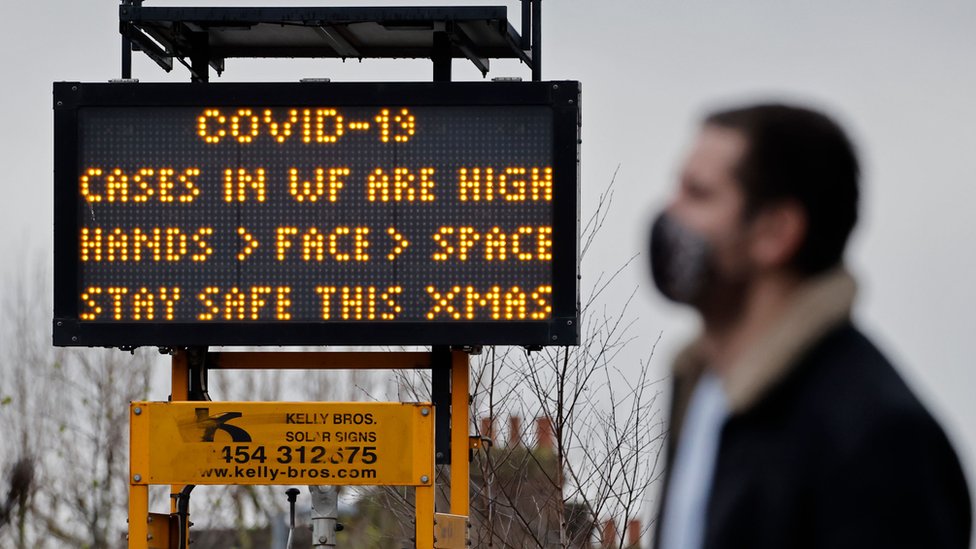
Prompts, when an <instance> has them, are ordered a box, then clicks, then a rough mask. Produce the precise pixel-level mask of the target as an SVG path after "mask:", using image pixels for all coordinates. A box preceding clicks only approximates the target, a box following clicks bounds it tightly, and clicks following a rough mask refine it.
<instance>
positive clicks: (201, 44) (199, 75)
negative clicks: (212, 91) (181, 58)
mask: <svg viewBox="0 0 976 549" xmlns="http://www.w3.org/2000/svg"><path fill="white" fill-rule="evenodd" d="M209 50H210V35H209V34H207V33H206V32H192V33H190V73H191V74H192V76H191V79H190V80H191V81H192V82H209V81H210V51H209Z"/></svg>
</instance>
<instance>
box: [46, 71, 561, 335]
mask: <svg viewBox="0 0 976 549" xmlns="http://www.w3.org/2000/svg"><path fill="white" fill-rule="evenodd" d="M579 95H580V94H579V84H578V83H576V82H533V83H443V84H435V83H431V84H329V83H315V84H312V83H300V84H226V85H221V84H208V85H199V84H196V85H195V84H175V85H173V84H78V83H59V84H56V85H55V124H56V132H55V133H56V151H55V154H56V159H55V160H56V173H55V187H56V189H55V190H56V198H55V200H56V227H55V233H56V235H55V239H56V242H55V255H56V258H55V262H56V280H55V302H56V303H55V323H54V324H55V325H54V332H55V333H54V336H55V343H56V344H61V345H110V346H137V345H164V346H177V345H193V344H204V345H217V344H250V345H271V344H274V345H287V344H364V343H374V344H398V343H399V344H408V343H412V344H459V345H461V344H464V345H480V344H492V343H499V344H522V345H552V344H557V345H565V344H574V343H577V339H578V336H577V325H578V322H577V320H578V318H577V308H578V306H577V302H578V290H577V275H578V251H577V247H578V245H577V241H578V213H577V212H578V195H579V181H578V151H579V146H578V139H579Z"/></svg>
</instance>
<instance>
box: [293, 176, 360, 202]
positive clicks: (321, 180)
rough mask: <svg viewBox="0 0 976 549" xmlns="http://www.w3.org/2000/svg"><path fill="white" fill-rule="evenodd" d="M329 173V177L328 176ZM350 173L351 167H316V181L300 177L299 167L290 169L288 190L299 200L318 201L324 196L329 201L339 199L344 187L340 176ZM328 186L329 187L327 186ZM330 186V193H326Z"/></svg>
mask: <svg viewBox="0 0 976 549" xmlns="http://www.w3.org/2000/svg"><path fill="white" fill-rule="evenodd" d="M326 173H328V177H326ZM348 175H349V168H329V169H328V170H326V169H325V168H315V181H314V182H313V181H311V180H308V179H304V178H301V177H299V174H298V168H291V169H290V170H288V192H290V193H291V195H292V196H293V197H295V200H297V201H299V202H305V201H308V202H317V201H318V199H320V198H323V199H325V200H328V201H329V202H335V201H336V200H338V199H339V189H341V188H342V187H343V182H342V180H340V179H339V178H340V177H343V178H344V177H345V176H348ZM326 186H328V187H326ZM326 188H328V195H326Z"/></svg>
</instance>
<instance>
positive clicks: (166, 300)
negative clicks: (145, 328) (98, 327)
mask: <svg viewBox="0 0 976 549" xmlns="http://www.w3.org/2000/svg"><path fill="white" fill-rule="evenodd" d="M179 300H180V289H179V288H178V287H172V288H166V287H161V288H158V289H157V290H156V291H150V290H149V289H148V288H139V289H138V290H135V291H130V290H129V288H121V287H117V286H109V287H107V288H102V287H100V286H91V287H88V288H86V289H85V291H84V292H82V294H81V301H82V308H83V310H82V312H81V314H80V318H81V320H98V319H99V318H101V317H102V313H107V314H108V315H109V316H110V317H111V319H112V320H156V319H165V320H173V314H174V310H175V307H176V302H177V301H179Z"/></svg>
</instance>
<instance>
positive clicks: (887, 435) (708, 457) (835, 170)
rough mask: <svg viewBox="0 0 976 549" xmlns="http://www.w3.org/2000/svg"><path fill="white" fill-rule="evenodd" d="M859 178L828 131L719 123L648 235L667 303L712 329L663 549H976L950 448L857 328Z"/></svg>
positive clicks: (679, 383)
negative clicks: (850, 269) (854, 260)
mask: <svg viewBox="0 0 976 549" xmlns="http://www.w3.org/2000/svg"><path fill="white" fill-rule="evenodd" d="M858 177H859V168H858V162H857V158H856V155H855V152H854V149H853V147H852V145H851V143H850V142H849V140H848V139H847V137H846V136H845V135H844V133H843V131H842V130H841V129H840V128H839V127H838V126H837V125H836V124H835V123H834V122H833V121H831V120H830V119H829V118H827V117H826V116H824V115H822V114H820V113H817V112H813V111H810V110H807V109H802V108H796V107H790V106H782V105H759V106H751V107H746V108H741V109H735V110H728V111H723V112H718V113H715V114H712V115H711V116H709V117H707V118H706V120H705V123H704V125H703V127H702V129H701V131H700V133H699V135H698V137H697V140H696V141H695V143H694V145H693V147H692V149H691V152H690V155H689V157H688V159H687V161H686V163H685V165H684V168H683V171H682V173H681V176H680V182H679V185H678V189H677V191H676V193H675V196H674V198H673V200H672V201H671V203H670V204H669V205H668V207H667V208H666V210H665V211H664V212H663V213H662V215H661V216H660V217H659V218H658V219H657V220H656V221H655V223H654V226H653V228H652V231H651V242H650V246H651V264H652V265H651V267H652V273H653V276H654V280H655V283H656V284H657V286H658V289H659V290H660V291H661V292H662V293H663V294H664V295H665V296H667V297H668V298H669V299H671V300H673V301H676V302H679V303H683V304H687V305H690V306H691V307H693V308H694V309H696V310H697V312H698V313H699V314H700V316H701V320H702V332H701V335H700V336H699V337H698V339H697V340H695V341H694V342H693V343H691V344H690V345H689V346H688V348H687V349H685V350H684V351H683V352H682V353H681V354H680V355H679V357H678V359H677V360H676V363H675V366H674V393H673V403H672V410H671V435H672V436H671V438H670V441H669V443H670V444H669V452H668V455H669V463H670V466H669V472H668V476H667V481H666V484H665V492H664V499H663V507H662V510H661V511H662V514H661V519H660V522H659V526H658V533H657V538H658V547H659V549H725V548H736V549H766V548H768V549H804V548H810V549H813V548H817V549H820V548H824V549H826V548H831V549H844V548H852V549H853V548H858V549H864V548H875V547H877V548H884V549H892V548H919V549H937V548H958V549H964V548H967V547H968V546H969V538H970V526H971V525H970V521H971V510H970V500H969V493H968V490H967V487H966V481H965V478H964V477H963V474H962V471H961V469H960V466H959V461H958V459H957V457H956V455H955V453H954V452H953V450H952V447H951V446H950V444H949V442H948V441H947V439H946V437H945V435H944V433H943V431H942V429H941V428H940V427H939V425H938V424H937V423H936V422H935V421H934V420H933V419H932V417H931V416H930V415H929V413H928V412H927V411H926V410H925V408H924V407H923V406H922V405H921V404H920V403H919V401H918V400H917V399H916V397H915V396H914V395H913V394H912V392H911V391H910V390H909V389H908V387H907V386H906V385H905V383H904V382H903V381H902V379H901V378H900V377H899V376H898V374H897V373H896V372H895V370H894V369H893V368H892V366H891V364H890V363H889V362H888V360H887V359H886V358H885V357H884V356H883V355H882V354H881V353H880V352H879V351H878V349H877V348H875V346H874V345H873V344H872V343H871V342H870V341H869V340H868V339H866V338H865V336H864V335H863V334H862V333H861V332H860V331H859V330H858V329H857V328H856V327H855V326H854V325H853V324H852V323H851V318H850V310H851V304H852V301H853V299H854V294H855V283H854V280H853V278H852V277H851V276H850V275H849V274H848V273H847V271H846V270H845V269H844V267H843V252H844V248H845V246H846V243H847V239H848V235H849V234H850V232H851V229H852V228H853V227H854V224H855V222H856V220H857V202H858Z"/></svg>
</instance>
